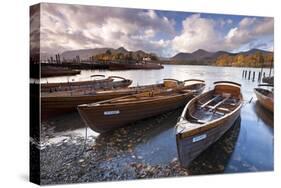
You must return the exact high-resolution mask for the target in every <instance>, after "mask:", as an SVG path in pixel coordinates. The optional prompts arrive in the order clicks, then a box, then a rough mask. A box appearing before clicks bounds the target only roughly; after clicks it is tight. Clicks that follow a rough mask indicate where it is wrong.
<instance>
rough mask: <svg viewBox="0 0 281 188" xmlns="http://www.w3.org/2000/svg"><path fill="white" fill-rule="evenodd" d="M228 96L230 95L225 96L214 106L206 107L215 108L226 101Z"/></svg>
mask: <svg viewBox="0 0 281 188" xmlns="http://www.w3.org/2000/svg"><path fill="white" fill-rule="evenodd" d="M229 98H230V96H228V97H225V98H224V99H223V100H222V101H220V102H218V103H217V104H216V105H215V106H209V105H208V106H207V107H208V108H210V109H211V110H215V109H216V108H218V107H219V106H220V105H222V104H223V103H224V102H225V101H227V100H228V99H229Z"/></svg>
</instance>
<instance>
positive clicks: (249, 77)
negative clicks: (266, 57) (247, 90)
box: [248, 71, 251, 80]
mask: <svg viewBox="0 0 281 188" xmlns="http://www.w3.org/2000/svg"><path fill="white" fill-rule="evenodd" d="M250 79H251V71H249V76H248V80H250Z"/></svg>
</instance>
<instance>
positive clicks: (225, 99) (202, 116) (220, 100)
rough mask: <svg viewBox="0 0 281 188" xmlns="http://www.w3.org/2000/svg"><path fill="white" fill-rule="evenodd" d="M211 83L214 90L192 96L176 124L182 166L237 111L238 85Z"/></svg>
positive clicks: (214, 137)
mask: <svg viewBox="0 0 281 188" xmlns="http://www.w3.org/2000/svg"><path fill="white" fill-rule="evenodd" d="M214 85H215V86H214V89H213V90H210V91H208V92H206V93H203V94H201V95H199V96H197V97H195V98H194V99H192V100H191V101H190V102H189V103H188V104H187V105H186V106H185V108H184V110H183V112H182V115H181V117H180V120H179V122H178V123H177V125H176V142H177V150H178V156H179V161H180V162H181V164H182V166H184V167H187V166H188V165H189V164H190V163H191V162H192V161H193V160H194V159H195V158H196V157H197V156H198V155H199V154H200V153H202V152H203V151H204V150H205V149H206V148H208V147H209V146H210V145H211V144H213V143H214V142H216V141H217V140H218V139H219V138H220V137H221V136H222V135H223V134H224V133H225V132H226V131H227V130H228V129H229V128H230V127H231V126H232V125H233V123H234V122H235V120H236V119H237V118H238V117H239V115H240V109H241V107H242V104H243V97H242V94H241V90H240V87H241V85H240V84H237V83H234V82H228V81H219V82H215V83H214ZM218 155H219V154H218Z"/></svg>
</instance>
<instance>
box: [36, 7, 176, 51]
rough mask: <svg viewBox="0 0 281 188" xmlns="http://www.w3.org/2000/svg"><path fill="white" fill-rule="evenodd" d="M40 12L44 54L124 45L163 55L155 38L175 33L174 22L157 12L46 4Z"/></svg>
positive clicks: (130, 48)
mask: <svg viewBox="0 0 281 188" xmlns="http://www.w3.org/2000/svg"><path fill="white" fill-rule="evenodd" d="M41 12H42V14H41V33H42V35H41V49H42V52H45V51H48V52H52V53H58V52H62V51H65V50H71V49H83V48H95V47H113V48H118V47H120V46H123V47H125V48H127V49H129V50H139V49H141V50H146V48H147V49H152V50H154V51H153V52H155V53H161V49H158V48H157V47H158V45H157V42H155V41H154V40H153V37H154V36H155V35H156V34H157V33H159V32H165V33H167V34H168V35H172V34H173V33H175V30H174V27H173V26H174V21H173V20H169V19H168V18H166V17H160V16H158V14H157V13H156V12H155V11H154V10H136V9H122V8H107V7H91V6H79V5H60V4H43V5H42V11H41ZM149 45H151V46H149ZM144 47H146V48H144Z"/></svg>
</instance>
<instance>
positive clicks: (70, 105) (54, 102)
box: [41, 79, 205, 119]
mask: <svg viewBox="0 0 281 188" xmlns="http://www.w3.org/2000/svg"><path fill="white" fill-rule="evenodd" d="M204 86H205V83H204V81H202V80H186V81H183V82H182V81H178V80H174V79H164V81H163V83H160V84H152V85H144V86H137V87H128V88H119V89H110V90H96V89H92V88H89V89H85V88H83V89H75V90H70V91H58V92H42V93H41V107H42V108H41V115H42V117H43V119H47V118H48V117H51V116H54V115H59V114H63V113H67V112H71V111H75V110H76V107H77V105H80V104H87V103H94V102H98V101H103V100H109V99H113V98H117V97H122V96H126V95H133V94H137V93H142V92H147V91H154V90H161V89H162V90H163V89H169V88H185V89H189V90H191V89H196V90H194V91H193V92H194V94H196V93H195V92H202V89H203V88H204Z"/></svg>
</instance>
